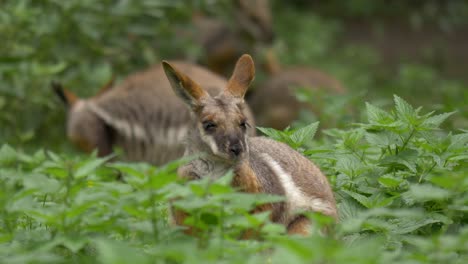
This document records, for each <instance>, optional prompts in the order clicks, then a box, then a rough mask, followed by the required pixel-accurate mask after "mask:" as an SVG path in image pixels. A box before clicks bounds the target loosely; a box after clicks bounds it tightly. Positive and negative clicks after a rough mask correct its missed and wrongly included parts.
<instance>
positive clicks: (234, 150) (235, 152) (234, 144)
mask: <svg viewBox="0 0 468 264" xmlns="http://www.w3.org/2000/svg"><path fill="white" fill-rule="evenodd" d="M244 142H245V140H244ZM244 144H245V143H244ZM228 149H229V154H230V155H231V156H232V158H238V157H240V156H241V155H242V153H243V152H244V147H243V144H242V141H241V140H240V139H239V138H238V137H236V136H231V137H230V138H229V147H228Z"/></svg>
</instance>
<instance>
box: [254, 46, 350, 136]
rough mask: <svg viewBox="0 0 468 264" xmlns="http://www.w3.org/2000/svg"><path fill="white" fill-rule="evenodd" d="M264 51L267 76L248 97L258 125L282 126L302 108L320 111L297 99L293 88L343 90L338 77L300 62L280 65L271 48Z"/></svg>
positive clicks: (292, 118) (294, 118)
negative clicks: (302, 64) (301, 64)
mask: <svg viewBox="0 0 468 264" xmlns="http://www.w3.org/2000/svg"><path fill="white" fill-rule="evenodd" d="M265 54H266V55H264V56H263V57H264V65H263V66H264V68H265V69H266V72H267V74H268V78H267V80H266V81H264V82H263V83H261V84H259V85H258V86H256V87H255V89H254V90H253V92H251V94H249V96H248V97H247V100H248V103H249V105H250V106H251V107H252V110H253V112H254V113H255V120H256V122H257V124H258V125H259V126H263V127H272V128H275V129H280V130H282V129H284V128H286V127H287V126H289V125H290V124H291V123H292V122H293V121H295V120H297V119H298V117H299V113H300V112H301V110H303V109H307V110H310V111H312V112H313V113H316V114H320V110H321V109H319V108H317V107H314V105H313V104H311V103H307V102H300V101H299V100H298V99H297V97H296V96H295V93H296V90H295V89H296V88H304V89H313V90H314V89H326V91H327V93H330V94H343V93H345V91H346V89H345V87H344V86H343V85H342V84H341V83H340V82H339V81H338V80H337V79H335V78H334V77H332V76H330V75H328V74H326V73H325V72H323V71H321V70H319V69H316V68H312V67H300V66H294V67H286V68H282V67H281V66H280V64H279V63H278V61H277V59H276V57H275V54H274V53H273V52H272V50H271V49H270V50H268V51H267V52H266V53H265ZM265 98H268V100H265Z"/></svg>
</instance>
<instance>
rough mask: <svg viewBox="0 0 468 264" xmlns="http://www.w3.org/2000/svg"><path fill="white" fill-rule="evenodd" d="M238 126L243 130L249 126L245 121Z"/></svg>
mask: <svg viewBox="0 0 468 264" xmlns="http://www.w3.org/2000/svg"><path fill="white" fill-rule="evenodd" d="M239 126H240V127H241V128H242V129H244V130H245V129H247V127H248V126H249V123H247V121H246V120H243V121H242V122H240V124H239Z"/></svg>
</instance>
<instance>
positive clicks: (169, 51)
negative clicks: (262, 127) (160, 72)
mask: <svg viewBox="0 0 468 264" xmlns="http://www.w3.org/2000/svg"><path fill="white" fill-rule="evenodd" d="M0 4H1V6H2V8H1V9H0V36H1V41H0V142H2V143H5V142H6V143H9V144H10V145H12V146H14V147H15V148H19V149H35V148H38V147H45V148H49V149H52V150H54V151H70V150H71V147H70V144H68V143H67V141H66V137H65V114H66V113H65V111H64V107H63V106H62V105H61V104H60V102H59V100H58V99H57V98H55V95H54V94H53V93H52V91H51V89H50V87H49V84H50V82H51V81H52V80H59V81H61V82H63V83H64V84H65V85H66V86H68V87H69V88H70V89H72V90H73V91H74V92H76V93H77V94H78V95H80V96H83V97H87V96H91V95H92V94H94V93H95V92H96V91H97V90H98V89H99V87H100V86H101V85H102V84H104V83H105V82H107V81H108V80H109V79H110V78H111V77H112V76H116V77H117V82H118V81H119V80H123V79H124V78H125V77H126V76H127V75H128V74H130V73H132V72H136V71H138V70H141V69H144V68H145V67H148V66H149V65H152V64H156V63H159V62H160V61H161V59H169V58H184V59H188V60H191V61H198V60H200V59H201V58H202V57H203V56H204V54H203V52H202V50H201V48H200V47H198V46H196V45H195V44H194V43H193V42H192V41H190V39H188V38H185V37H184V36H183V35H181V34H180V33H179V31H177V30H175V28H177V27H182V28H187V29H189V30H190V29H191V28H192V25H191V16H192V15H193V13H194V12H195V11H196V10H202V11H203V12H206V13H208V14H211V15H213V16H215V17H218V18H220V19H223V20H225V21H226V22H227V23H230V24H233V23H235V19H234V18H233V15H232V12H231V11H232V1H229V0H186V1H183V0H146V1H145V0H140V1H126V0H115V1H110V0H102V1H91V0H68V1H59V0H41V1H33V0H15V1H13V0H10V1H8V0H3V1H0ZM273 22H274V30H275V32H276V37H277V39H276V40H275V44H274V47H275V50H277V51H278V54H279V59H280V61H281V62H283V63H284V64H291V65H292V64H301V65H310V66H314V67H317V68H319V69H322V70H324V71H326V72H328V73H330V74H331V75H333V76H335V77H336V78H337V79H339V80H340V81H342V82H343V83H344V84H345V85H346V87H347V88H348V89H349V90H350V91H351V92H350V95H351V97H352V98H353V99H352V100H351V101H350V102H351V103H352V104H353V106H354V107H356V108H364V101H372V102H373V103H375V104H377V105H380V106H384V107H385V106H386V105H390V104H391V103H392V96H391V95H392V94H398V95H400V96H401V97H403V98H405V99H406V100H407V101H409V102H410V103H412V104H415V105H424V106H425V109H432V110H437V111H438V110H440V111H454V110H456V111H458V113H457V114H456V116H455V117H454V118H452V119H451V122H452V123H448V126H451V127H452V128H467V127H468V126H467V125H468V109H467V107H468V89H467V88H468V74H467V69H468V48H467V47H468V2H467V1H463V0H453V1H436V0H427V1H403V0H395V1H383V0H382V1H372V0H349V1H338V0H332V1H307V0H295V1H279V0H278V1H273ZM324 107H328V108H330V109H333V107H332V106H330V105H327V106H324ZM343 111H346V108H344V110H343ZM333 113H334V114H335V115H336V114H339V113H337V112H333ZM337 125H338V126H346V125H348V124H347V123H338V124H337Z"/></svg>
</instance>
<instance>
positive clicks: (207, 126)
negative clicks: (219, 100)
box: [203, 121, 217, 132]
mask: <svg viewBox="0 0 468 264" xmlns="http://www.w3.org/2000/svg"><path fill="white" fill-rule="evenodd" d="M216 127H217V125H216V124H215V123H214V122H212V121H204V122H203V129H204V130H205V131H206V132H213V131H214V130H215V129H216Z"/></svg>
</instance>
